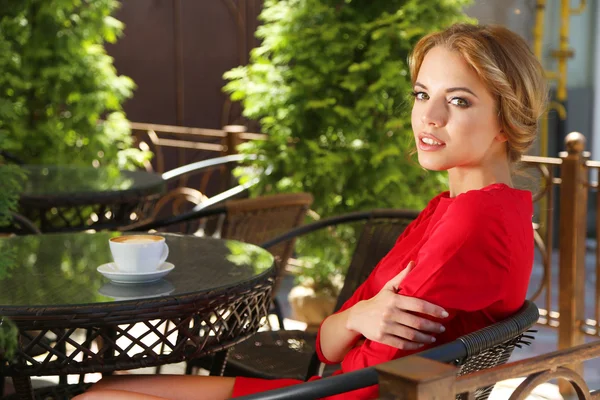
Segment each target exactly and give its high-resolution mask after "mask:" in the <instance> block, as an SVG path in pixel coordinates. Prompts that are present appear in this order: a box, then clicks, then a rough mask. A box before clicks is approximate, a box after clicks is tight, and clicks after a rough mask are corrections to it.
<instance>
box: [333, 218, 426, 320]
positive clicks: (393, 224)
mask: <svg viewBox="0 0 600 400" xmlns="http://www.w3.org/2000/svg"><path fill="white" fill-rule="evenodd" d="M417 215H418V214H417V213H416V212H415V211H407V210H375V211H373V213H372V215H371V217H370V218H369V219H368V220H367V221H366V222H365V224H364V226H363V229H362V231H361V234H360V237H359V239H358V242H357V244H356V248H355V249H354V253H353V255H352V261H351V262H350V266H349V267H348V271H347V273H346V278H345V279H344V286H343V287H342V290H341V291H340V294H339V295H338V298H337V303H336V306H335V310H336V311H337V310H339V309H340V308H341V307H342V306H343V305H344V303H345V302H346V301H347V300H348V299H349V298H350V297H351V296H352V294H353V293H354V292H355V291H356V289H358V287H359V286H360V285H361V284H362V283H363V282H364V281H365V280H366V279H367V277H368V276H369V274H371V272H372V271H373V269H374V268H375V267H376V266H377V264H378V263H379V261H381V259H383V257H385V255H386V254H387V253H389V251H390V250H391V249H392V248H393V247H394V245H395V244H396V240H398V237H399V236H400V235H401V234H402V232H403V231H404V229H405V228H406V227H407V226H408V224H410V223H411V222H412V220H414V219H415V218H416V216H417Z"/></svg>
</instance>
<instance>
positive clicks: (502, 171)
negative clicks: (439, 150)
mask: <svg viewBox="0 0 600 400" xmlns="http://www.w3.org/2000/svg"><path fill="white" fill-rule="evenodd" d="M448 183H449V189H450V197H456V196H458V195H459V194H461V193H465V192H468V191H469V190H479V189H482V188H484V187H486V186H489V185H492V184H494V183H504V184H506V185H508V186H511V187H512V176H511V171H510V165H509V163H508V161H507V160H503V161H500V162H496V163H493V164H490V165H486V166H476V167H455V168H452V169H450V170H448Z"/></svg>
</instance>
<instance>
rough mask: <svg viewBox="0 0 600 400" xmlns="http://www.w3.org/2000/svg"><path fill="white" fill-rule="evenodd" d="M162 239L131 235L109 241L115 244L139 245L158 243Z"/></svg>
mask: <svg viewBox="0 0 600 400" xmlns="http://www.w3.org/2000/svg"><path fill="white" fill-rule="evenodd" d="M162 240H163V238H162V237H161V236H151V235H131V236H119V237H117V238H112V239H111V241H113V242H117V243H130V244H141V243H153V242H160V241H162Z"/></svg>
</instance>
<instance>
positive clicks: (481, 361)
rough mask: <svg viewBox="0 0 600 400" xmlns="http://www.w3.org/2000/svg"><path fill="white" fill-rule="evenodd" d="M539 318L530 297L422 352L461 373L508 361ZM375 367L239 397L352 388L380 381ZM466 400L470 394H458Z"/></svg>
mask: <svg viewBox="0 0 600 400" xmlns="http://www.w3.org/2000/svg"><path fill="white" fill-rule="evenodd" d="M538 318H539V313H538V309H537V307H536V306H535V304H533V303H531V302H529V301H526V302H525V304H524V305H523V307H522V308H521V309H520V310H519V311H518V312H517V313H516V314H515V315H514V316H512V317H510V318H508V319H506V320H505V321H502V322H499V323H496V324H494V325H491V326H488V327H486V328H483V329H481V330H479V331H477V332H473V333H470V334H468V335H465V336H462V337H460V338H458V339H457V340H455V341H453V342H450V343H446V344H443V345H441V346H438V347H434V348H432V349H429V350H426V351H423V352H421V353H419V355H420V356H421V357H425V358H428V359H431V360H436V361H440V362H444V363H448V364H454V365H457V366H460V369H459V372H458V375H465V374H469V373H472V372H475V371H479V370H482V369H486V368H492V367H494V366H497V365H502V364H504V363H506V361H507V360H508V358H509V357H510V355H511V353H512V351H513V350H514V348H515V347H520V346H521V345H522V344H529V343H530V342H529V341H528V339H529V340H530V339H533V337H532V336H530V335H528V334H527V333H528V332H531V331H529V328H531V326H533V324H535V323H536V322H537V320H538ZM377 382H378V379H377V372H376V370H375V367H369V368H364V369H361V370H358V371H353V372H349V373H345V374H341V375H336V376H332V377H329V378H323V379H321V380H318V381H312V382H307V383H303V384H299V385H295V386H291V387H287V388H283V389H277V390H271V391H267V392H263V393H257V394H254V395H249V396H243V397H239V399H240V400H241V399H243V400H282V399H286V400H288V399H293V400H301V399H302V400H304V399H306V400H308V399H318V398H322V397H326V396H331V395H334V394H340V393H345V392H349V391H352V390H356V389H360V388H364V387H367V386H371V385H375V384H377ZM492 389H493V386H488V387H485V388H480V389H478V390H477V391H476V392H475V396H474V398H475V399H476V400H486V399H487V398H488V397H489V395H490V393H491V391H492ZM456 399H457V400H466V399H467V395H466V394H459V395H457V396H456Z"/></svg>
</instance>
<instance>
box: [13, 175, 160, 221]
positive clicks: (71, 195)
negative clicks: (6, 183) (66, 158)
mask: <svg viewBox="0 0 600 400" xmlns="http://www.w3.org/2000/svg"><path fill="white" fill-rule="evenodd" d="M23 169H24V170H25V171H26V172H27V181H26V183H25V187H24V190H23V192H22V194H21V197H20V201H19V203H20V204H19V205H20V212H21V213H22V214H23V215H25V216H26V217H27V218H29V219H30V220H32V221H34V222H35V223H36V224H38V225H39V228H40V230H41V231H42V232H60V231H74V230H84V229H97V230H100V229H115V228H117V227H119V226H123V225H127V224H130V223H132V222H134V221H136V220H138V219H140V218H142V217H145V216H148V214H149V212H150V211H151V209H152V207H153V206H154V204H155V203H156V201H157V200H158V198H159V197H160V195H161V194H162V193H164V191H165V190H166V184H165V181H164V180H163V179H162V177H161V176H160V175H158V174H153V173H149V172H145V171H123V170H119V169H117V168H92V167H80V166H71V165H25V166H23Z"/></svg>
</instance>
